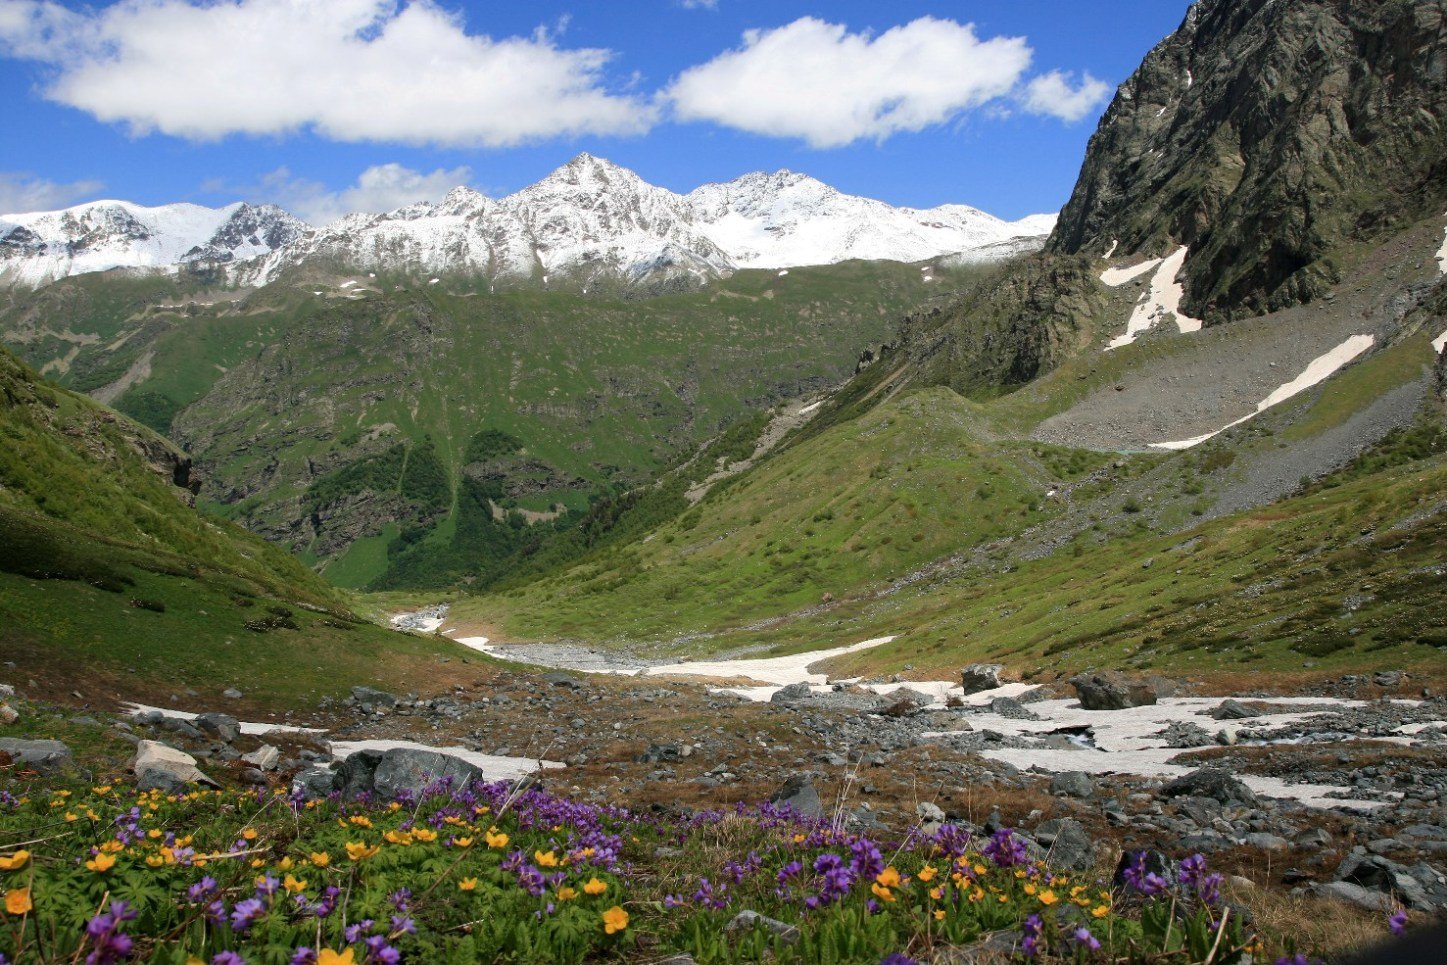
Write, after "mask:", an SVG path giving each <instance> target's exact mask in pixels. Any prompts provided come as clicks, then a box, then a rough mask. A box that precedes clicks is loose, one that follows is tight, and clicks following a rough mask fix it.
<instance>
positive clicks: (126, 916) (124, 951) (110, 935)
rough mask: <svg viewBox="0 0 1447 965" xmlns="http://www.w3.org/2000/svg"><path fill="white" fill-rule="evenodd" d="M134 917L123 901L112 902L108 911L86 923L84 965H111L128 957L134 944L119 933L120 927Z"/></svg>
mask: <svg viewBox="0 0 1447 965" xmlns="http://www.w3.org/2000/svg"><path fill="white" fill-rule="evenodd" d="M135 917H136V913H135V912H134V911H132V910H131V909H130V907H129V906H128V905H127V904H126V903H125V902H124V901H113V902H111V904H110V908H109V910H107V911H105V912H102V913H101V914H99V915H96V916H95V917H94V918H92V919H91V920H90V921H88V922H86V923H85V932H86V934H87V935H89V936H90V951H89V952H88V953H87V954H86V957H85V962H86V965H111V963H112V962H118V961H121V960H122V959H124V958H127V957H129V956H130V954H131V949H132V948H133V947H134V944H135V943H134V942H132V941H131V938H130V936H129V935H126V934H125V933H124V932H122V931H121V926H122V925H124V923H126V922H128V921H132V920H133V919H134V918H135Z"/></svg>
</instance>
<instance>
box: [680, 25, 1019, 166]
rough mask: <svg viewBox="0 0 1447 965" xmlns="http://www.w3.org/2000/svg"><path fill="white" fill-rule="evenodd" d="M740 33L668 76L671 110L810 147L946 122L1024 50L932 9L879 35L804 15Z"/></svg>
mask: <svg viewBox="0 0 1447 965" xmlns="http://www.w3.org/2000/svg"><path fill="white" fill-rule="evenodd" d="M743 39H744V45H743V47H741V48H739V49H736V50H731V51H727V52H725V53H723V54H720V55H719V56H717V57H715V58H714V59H713V60H711V61H709V62H708V63H705V64H700V65H699V66H696V67H691V68H689V69H688V70H685V71H684V72H683V73H682V74H680V75H679V76H678V77H677V78H676V79H675V80H674V82H673V83H672V85H670V87H669V88H668V90H667V91H665V92H664V95H663V96H664V98H665V99H666V100H667V101H669V102H670V103H671V104H672V105H673V108H674V112H675V114H676V116H677V117H679V118H680V119H683V120H690V121H713V122H715V123H718V124H723V125H726V126H728V127H734V128H738V129H740V130H744V131H750V132H753V133H756V134H766V135H771V136H774V137H793V138H801V139H803V140H804V141H806V142H807V143H808V144H809V145H811V146H812V147H816V148H827V147H841V146H843V145H845V144H851V143H853V142H854V141H858V140H861V139H869V138H873V139H876V140H883V139H884V138H887V137H889V136H890V135H891V134H895V133H898V132H901V131H919V130H922V129H924V128H926V127H930V126H932V125H935V124H941V123H944V122H945V121H948V120H949V119H951V118H952V117H954V116H956V115H958V114H960V113H961V112H963V111H965V110H968V109H970V108H973V107H978V106H979V105H981V104H984V103H986V102H987V101H990V100H993V99H995V98H998V97H1003V96H1004V95H1006V94H1008V93H1009V92H1010V91H1011V89H1013V88H1014V87H1015V85H1016V83H1017V81H1019V79H1020V76H1021V75H1022V74H1023V73H1024V72H1025V69H1026V68H1027V67H1028V66H1029V64H1030V55H1031V51H1030V47H1029V46H1028V45H1027V43H1026V41H1025V38H1023V37H993V38H991V39H989V40H980V39H979V38H978V37H977V36H976V35H975V29H974V26H973V25H971V24H959V23H956V22H954V21H952V20H940V19H936V18H933V17H921V18H920V19H918V20H915V21H913V22H911V23H908V24H905V25H904V26H900V27H895V28H893V29H891V30H888V31H885V32H884V33H882V34H880V35H878V36H872V35H871V34H868V33H850V32H849V30H848V28H847V27H845V26H843V25H842V24H831V23H826V22H824V21H822V20H818V19H815V18H813V17H804V18H802V19H799V20H796V21H794V22H793V23H791V24H788V25H786V26H783V27H779V28H777V29H773V30H750V31H748V32H747V33H745V34H744V38H743Z"/></svg>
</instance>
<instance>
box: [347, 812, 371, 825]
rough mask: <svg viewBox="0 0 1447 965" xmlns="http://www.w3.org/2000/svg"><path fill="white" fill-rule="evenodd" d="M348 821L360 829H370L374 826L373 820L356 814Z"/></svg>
mask: <svg viewBox="0 0 1447 965" xmlns="http://www.w3.org/2000/svg"><path fill="white" fill-rule="evenodd" d="M347 820H348V821H351V822H352V823H353V824H355V825H356V826H357V827H359V828H370V827H371V826H372V820H371V818H369V817H367V816H366V815H365V814H354V815H352V816H351V817H350V818H348V819H347Z"/></svg>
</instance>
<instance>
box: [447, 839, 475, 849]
mask: <svg viewBox="0 0 1447 965" xmlns="http://www.w3.org/2000/svg"><path fill="white" fill-rule="evenodd" d="M452 843H453V844H454V845H456V846H457V847H459V848H470V847H472V839H471V838H453V839H452Z"/></svg>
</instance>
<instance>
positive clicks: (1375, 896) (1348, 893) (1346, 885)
mask: <svg viewBox="0 0 1447 965" xmlns="http://www.w3.org/2000/svg"><path fill="white" fill-rule="evenodd" d="M1311 891H1312V893H1313V894H1316V895H1320V896H1322V897H1326V898H1336V899H1337V900H1339V901H1346V902H1350V903H1351V904H1353V905H1357V906H1359V907H1361V908H1365V909H1367V910H1368V911H1375V912H1380V913H1381V914H1388V913H1390V912H1392V911H1394V910H1395V909H1396V907H1397V903H1396V902H1395V901H1393V900H1392V898H1391V896H1390V895H1385V894H1383V893H1382V892H1380V891H1370V890H1368V889H1366V888H1363V887H1362V886H1361V885H1355V884H1352V883H1351V882H1349V881H1332V882H1328V883H1327V884H1319V883H1313V884H1312V885H1311Z"/></svg>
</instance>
